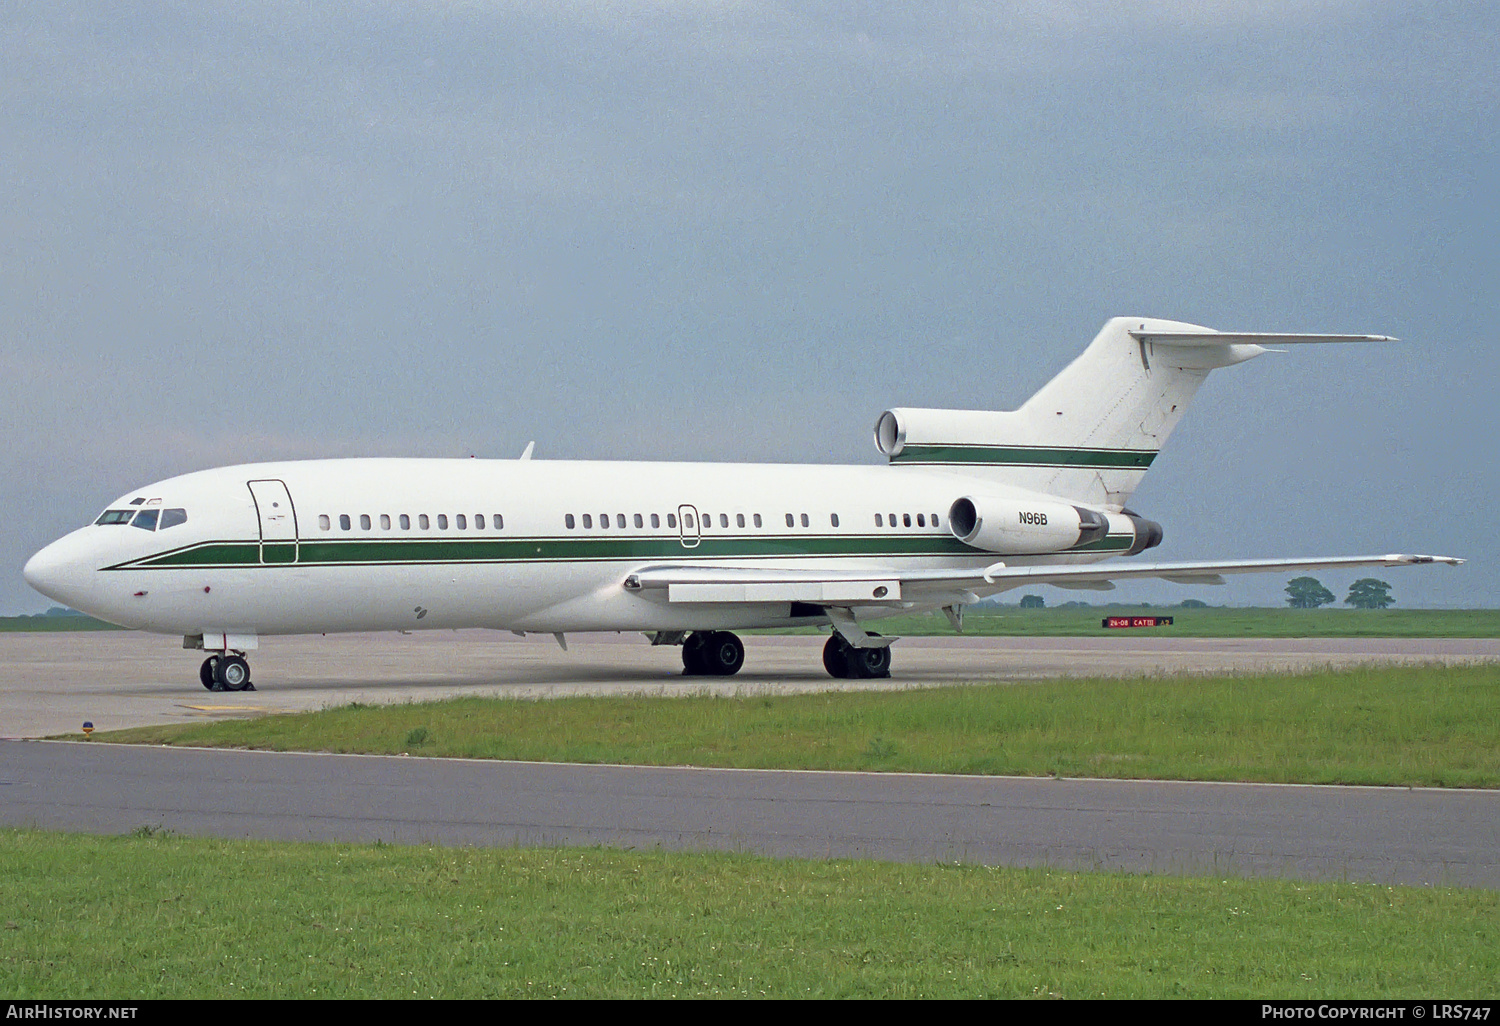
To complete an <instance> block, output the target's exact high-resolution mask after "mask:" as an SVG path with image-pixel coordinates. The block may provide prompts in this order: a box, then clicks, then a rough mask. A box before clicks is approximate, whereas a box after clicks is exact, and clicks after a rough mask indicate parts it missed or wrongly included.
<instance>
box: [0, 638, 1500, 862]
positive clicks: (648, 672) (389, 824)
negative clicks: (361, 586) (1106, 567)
mask: <svg viewBox="0 0 1500 1026" xmlns="http://www.w3.org/2000/svg"><path fill="white" fill-rule="evenodd" d="M569 641H570V644H569V649H568V651H566V652H563V651H561V650H559V648H558V647H557V645H556V644H555V642H553V640H552V639H551V638H535V637H533V638H526V639H519V638H512V637H511V636H510V635H496V634H493V633H489V632H448V631H445V632H432V633H427V634H416V635H411V636H402V635H346V636H340V637H311V638H275V639H267V640H266V642H265V646H264V647H263V648H262V649H260V650H259V651H257V652H255V653H253V654H252V667H253V674H254V679H255V680H256V681H257V682H258V685H259V690H257V691H254V692H242V693H231V694H223V693H210V692H207V691H204V690H203V689H202V688H201V686H199V685H198V684H197V665H198V662H199V661H200V660H201V659H202V653H194V652H185V651H182V650H181V649H178V648H176V646H175V645H174V644H173V643H172V639H164V638H159V637H153V636H150V635H140V634H133V633H127V632H98V633H86V634H0V737H11V738H14V737H20V736H33V737H34V736H39V735H58V734H71V735H73V736H75V737H76V736H79V735H78V730H79V727H80V725H81V724H82V722H83V721H84V720H89V721H91V722H93V723H94V724H95V726H96V727H97V728H98V729H101V730H103V729H111V728H117V727H126V726H134V725H142V724H149V723H166V722H182V721H187V720H195V719H203V718H220V717H238V716H256V715H263V714H265V713H269V712H281V711H292V710H298V709H317V708H323V707H326V706H329V705H337V704H342V703H347V702H350V701H355V700H358V701H364V702H406V701H421V700H428V699H434V698H441V697H446V696H448V695H457V694H466V695H473V694H483V695H509V696H518V697H528V698H547V697H556V696H561V695H576V694H660V695H682V694H702V693H705V692H710V691H712V692H723V693H739V694H747V693H749V694H754V693H791V692H797V691H814V690H836V689H850V688H910V687H930V686H935V685H938V684H945V683H961V682H966V681H1011V682H1017V683H1023V682H1025V681H1027V680H1035V679H1039V678H1046V677H1057V676H1082V675H1089V676H1127V675H1136V674H1141V673H1148V674H1160V675H1181V679H1182V680H1183V682H1184V684H1190V683H1191V681H1192V679H1193V675H1195V674H1203V673H1217V672H1234V671H1239V672H1253V671H1262V670H1265V671H1283V672H1286V671H1294V670H1301V669H1316V668H1322V667H1344V666H1352V665H1395V664H1418V663H1445V664H1450V665H1451V664H1467V663H1475V662H1486V663H1491V662H1500V641H1488V640H1462V639H1457V640H1455V639H1428V640H1407V639H1228V640H1221V639H1191V638H1188V639H1184V638H1172V637H1168V636H1161V635H1153V636H1129V637H1122V638H952V637H942V638H909V639H906V640H903V641H902V642H900V644H899V646H898V648H897V650H896V667H895V676H894V677H893V678H892V679H891V680H889V681H836V680H833V679H831V678H829V677H827V676H826V675H825V674H824V673H823V670H822V667H821V661H820V658H819V655H820V649H821V645H822V639H821V638H817V637H752V638H747V639H746V648H747V659H746V669H745V670H744V671H742V672H741V674H740V675H738V676H736V677H733V678H711V679H705V678H685V677H683V676H682V675H681V672H680V662H679V655H678V652H677V650H676V649H667V648H652V647H651V646H650V645H648V644H646V643H645V642H644V640H643V639H641V638H639V637H636V636H628V635H626V636H613V635H609V636H603V637H599V636H575V637H573V638H570V639H569ZM0 823H4V824H7V825H12V826H37V827H45V828H51V829H62V830H80V831H92V832H106V833H119V832H126V831H130V830H134V829H136V828H138V827H141V826H154V827H164V828H167V829H170V830H175V831H178V832H181V833H184V834H195V835H211V836H222V837H264V838H280V839H288V840H344V841H374V840H377V839H379V840H385V841H388V842H393V843H427V842H432V843H440V844H474V845H559V844H608V845H615V846H625V847H636V848H656V847H661V848H667V849H726V850H735V851H747V852H759V853H763V854H768V855H783V856H793V855H795V856H807V857H815V858H827V857H859V858H876V859H889V860H901V861H917V862H939V861H962V862H977V863H985V864H994V865H1053V866H1065V867H1080V868H1098V869H1114V870H1126V871H1150V872H1170V873H1224V874H1226V875H1227V874H1240V875H1272V876H1286V877H1296V878H1307V879H1348V880H1364V881H1372V882H1384V883H1407V884H1425V885H1445V884H1452V885H1461V886H1474V887H1487V888H1495V887H1500V791H1442V790H1430V789H1416V790H1412V789H1404V788H1355V787H1288V786H1278V785H1246V784H1194V783H1178V782H1162V781H1107V780H1052V779H1030V778H993V777H947V776H923V775H909V774H858V773H791V772H766V771H739V770H704V769H682V768H651V767H619V766H574V765H544V764H532V763H495V762H466V761H461V760H437V759H420V758H417V759H410V758H381V757H357V756H333V755H297V754H273V753H259V752H232V751H194V750H182V749H163V748H139V747H128V746H115V745H105V744H101V743H98V742H86V743H42V742H35V741H14V740H12V741H0Z"/></svg>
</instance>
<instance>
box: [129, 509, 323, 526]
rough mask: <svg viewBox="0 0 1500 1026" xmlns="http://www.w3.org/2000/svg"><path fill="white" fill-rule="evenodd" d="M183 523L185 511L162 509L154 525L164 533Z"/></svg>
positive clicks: (185, 518) (185, 516)
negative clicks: (159, 520) (159, 519)
mask: <svg viewBox="0 0 1500 1026" xmlns="http://www.w3.org/2000/svg"><path fill="white" fill-rule="evenodd" d="M323 519H324V520H327V519H328V518H327V517H324V518H323ZM185 523H187V510H185V509H180V508H179V509H164V510H162V511H161V523H159V524H157V525H156V529H157V530H158V531H165V530H166V529H167V528H169V527H176V526H177V525H178V524H185ZM324 526H325V527H326V526H327V525H326V524H325V525H324Z"/></svg>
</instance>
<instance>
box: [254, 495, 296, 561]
mask: <svg viewBox="0 0 1500 1026" xmlns="http://www.w3.org/2000/svg"><path fill="white" fill-rule="evenodd" d="M246 483H247V484H248V485H249V486H250V496H251V498H253V499H254V500H255V512H256V515H257V516H259V517H260V561H261V562H262V563H295V562H297V511H296V510H295V509H294V508H293V507H292V494H291V492H289V491H287V488H286V483H285V482H284V481H248V482H246Z"/></svg>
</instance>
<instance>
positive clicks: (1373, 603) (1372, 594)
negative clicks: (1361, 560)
mask: <svg viewBox="0 0 1500 1026" xmlns="http://www.w3.org/2000/svg"><path fill="white" fill-rule="evenodd" d="M1395 601H1396V600H1395V599H1393V598H1391V586H1390V585H1389V584H1386V583H1385V582H1384V581H1377V580H1376V579H1375V578H1373V577H1361V578H1360V579H1359V580H1357V581H1355V582H1354V583H1353V584H1351V585H1349V597H1348V598H1346V599H1344V605H1346V606H1353V607H1354V608H1355V609H1384V608H1385V607H1386V606H1389V605H1391V604H1392V603H1394V602H1395Z"/></svg>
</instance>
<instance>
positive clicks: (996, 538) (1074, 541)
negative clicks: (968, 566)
mask: <svg viewBox="0 0 1500 1026" xmlns="http://www.w3.org/2000/svg"><path fill="white" fill-rule="evenodd" d="M948 529H949V530H951V531H952V532H953V536H954V537H955V538H957V539H958V540H959V541H961V542H963V543H964V544H965V545H972V546H974V547H975V548H976V549H983V550H984V551H985V552H996V553H1002V554H1007V555H1020V554H1023V553H1035V552H1062V551H1064V550H1066V549H1071V548H1073V547H1074V546H1075V545H1086V544H1088V543H1089V542H1093V541H1098V540H1099V539H1101V538H1103V537H1104V536H1105V535H1107V534H1108V533H1109V518H1108V516H1107V515H1106V514H1104V513H1099V512H1097V511H1095V510H1091V509H1084V508H1082V507H1081V506H1072V505H1069V504H1068V503H1065V502H1056V501H1051V502H1049V501H1046V500H1040V501H1036V502H1030V501H1024V500H1016V499H1007V500H1001V501H996V500H991V499H983V498H975V497H973V496H968V495H966V496H964V497H963V498H962V499H959V500H958V501H956V502H955V503H954V504H953V505H952V507H950V508H949V510H948Z"/></svg>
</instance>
